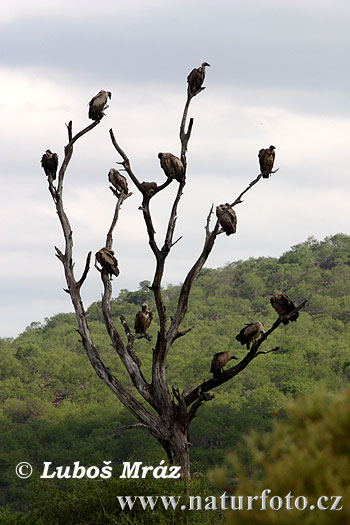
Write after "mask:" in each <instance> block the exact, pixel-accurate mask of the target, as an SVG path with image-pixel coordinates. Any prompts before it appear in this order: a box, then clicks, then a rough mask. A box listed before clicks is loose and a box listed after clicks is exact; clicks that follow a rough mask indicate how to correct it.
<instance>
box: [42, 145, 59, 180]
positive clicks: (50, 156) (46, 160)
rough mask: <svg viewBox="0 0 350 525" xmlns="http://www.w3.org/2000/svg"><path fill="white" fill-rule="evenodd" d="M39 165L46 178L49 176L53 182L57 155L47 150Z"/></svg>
mask: <svg viewBox="0 0 350 525" xmlns="http://www.w3.org/2000/svg"><path fill="white" fill-rule="evenodd" d="M41 165H42V167H43V168H44V171H45V174H46V176H47V177H49V176H50V175H51V177H52V180H55V178H56V173H57V166H58V156H57V153H52V151H51V150H50V149H47V150H46V151H45V153H44V155H43V156H42V157H41Z"/></svg>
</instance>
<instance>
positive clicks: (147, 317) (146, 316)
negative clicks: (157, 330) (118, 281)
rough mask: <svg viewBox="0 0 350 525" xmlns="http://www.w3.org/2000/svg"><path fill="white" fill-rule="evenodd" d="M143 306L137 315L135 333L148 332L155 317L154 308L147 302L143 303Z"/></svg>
mask: <svg viewBox="0 0 350 525" xmlns="http://www.w3.org/2000/svg"><path fill="white" fill-rule="evenodd" d="M141 308H142V310H140V311H139V312H137V314H136V317H135V325H134V328H135V334H146V333H147V330H148V328H149V326H150V324H151V322H152V319H153V313H152V310H151V309H150V307H149V306H148V304H147V303H143V304H142V305H141Z"/></svg>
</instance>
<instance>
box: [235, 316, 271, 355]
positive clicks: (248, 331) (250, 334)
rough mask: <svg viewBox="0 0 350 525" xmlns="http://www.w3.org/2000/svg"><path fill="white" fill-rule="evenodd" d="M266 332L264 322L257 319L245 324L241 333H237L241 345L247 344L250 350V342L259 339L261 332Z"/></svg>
mask: <svg viewBox="0 0 350 525" xmlns="http://www.w3.org/2000/svg"><path fill="white" fill-rule="evenodd" d="M264 333H265V329H264V324H263V323H261V322H260V321H256V322H255V323H250V324H247V325H245V327H244V328H242V330H241V331H240V332H239V334H237V335H236V339H237V341H239V342H240V343H241V345H247V349H248V350H249V348H250V343H251V342H252V341H254V339H257V338H258V337H259V336H260V334H264Z"/></svg>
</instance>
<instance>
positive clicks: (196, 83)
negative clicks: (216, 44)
mask: <svg viewBox="0 0 350 525" xmlns="http://www.w3.org/2000/svg"><path fill="white" fill-rule="evenodd" d="M207 66H210V64H208V62H203V63H202V65H201V66H200V67H198V68H195V69H192V71H191V73H190V74H189V75H188V77H187V82H188V87H187V93H188V95H189V96H191V97H194V96H195V95H197V93H199V92H200V91H202V90H203V89H205V88H204V87H202V85H203V82H204V79H205V68H206V67H207Z"/></svg>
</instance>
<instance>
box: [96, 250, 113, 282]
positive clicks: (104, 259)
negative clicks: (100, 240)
mask: <svg viewBox="0 0 350 525" xmlns="http://www.w3.org/2000/svg"><path fill="white" fill-rule="evenodd" d="M95 257H96V260H97V261H98V262H99V263H100V265H101V267H102V272H104V273H106V274H107V275H109V276H112V275H115V276H116V277H118V275H119V268H118V261H117V259H116V258H115V257H114V251H113V250H108V248H106V247H105V248H101V250H99V251H98V252H97V253H95Z"/></svg>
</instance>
